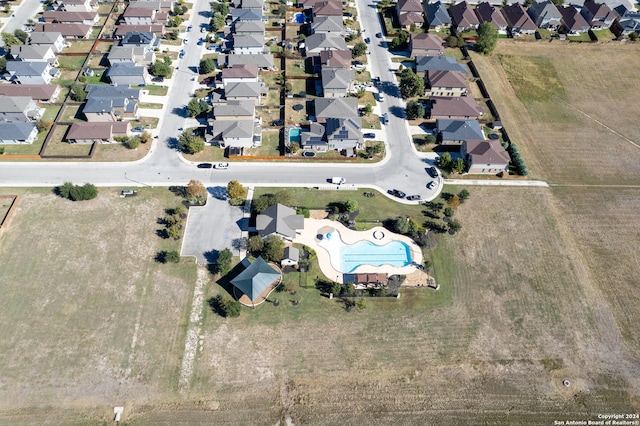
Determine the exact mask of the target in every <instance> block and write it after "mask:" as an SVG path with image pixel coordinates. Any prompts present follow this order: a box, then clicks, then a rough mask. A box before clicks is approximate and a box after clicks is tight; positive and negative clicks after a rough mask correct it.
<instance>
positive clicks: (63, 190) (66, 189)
mask: <svg viewBox="0 0 640 426" xmlns="http://www.w3.org/2000/svg"><path fill="white" fill-rule="evenodd" d="M71 188H73V184H72V183H71V182H65V183H63V184H62V185H60V186H59V187H57V188H56V192H57V193H58V195H59V196H61V197H62V198H69V196H70V195H71Z"/></svg>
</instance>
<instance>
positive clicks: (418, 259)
mask: <svg viewBox="0 0 640 426" xmlns="http://www.w3.org/2000/svg"><path fill="white" fill-rule="evenodd" d="M332 230H336V231H338V232H339V233H340V238H341V239H342V241H343V242H344V243H345V244H355V243H357V242H359V241H363V240H365V241H370V242H372V243H374V244H378V245H385V244H387V243H390V242H392V241H402V242H404V243H406V244H407V245H408V246H409V248H410V250H411V260H412V261H413V262H414V264H412V265H407V266H392V265H383V266H370V265H363V266H359V267H358V268H356V269H355V270H354V271H352V272H348V274H355V273H363V272H367V273H375V272H386V273H387V274H389V275H393V274H398V275H409V274H411V273H412V272H415V271H416V270H417V268H416V267H415V265H416V264H422V250H421V249H420V247H419V246H418V245H417V244H416V243H415V242H414V241H413V240H412V239H411V238H409V237H405V236H404V235H399V234H394V233H393V232H391V231H389V230H387V229H385V228H383V227H381V226H376V227H375V228H372V229H369V230H368V231H354V230H351V229H349V228H347V227H346V226H344V225H342V224H341V223H340V222H335V221H333V220H329V219H305V220H304V230H303V231H302V233H300V234H298V235H296V238H295V240H294V242H295V243H299V244H304V245H306V246H309V247H311V248H312V249H314V250H315V251H316V254H317V255H318V264H319V265H320V270H321V271H322V273H323V274H324V275H325V276H326V277H327V278H329V279H331V280H333V279H334V277H335V281H337V282H339V283H341V284H344V282H343V277H344V273H342V272H340V271H338V270H337V269H335V268H334V267H333V266H332V265H331V258H330V256H331V255H330V254H329V252H328V251H327V249H326V248H324V247H323V246H321V245H320V244H319V241H318V239H317V238H316V236H317V235H318V234H326V232H327V231H329V232H331V231H332ZM381 233H382V234H381ZM374 234H375V235H376V237H377V238H376V237H374Z"/></svg>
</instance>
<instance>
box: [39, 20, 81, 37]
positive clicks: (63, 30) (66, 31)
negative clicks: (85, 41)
mask: <svg viewBox="0 0 640 426" xmlns="http://www.w3.org/2000/svg"><path fill="white" fill-rule="evenodd" d="M33 31H35V32H45V33H60V34H62V36H63V37H65V38H89V36H90V35H91V25H83V24H52V23H46V22H45V23H38V24H36V25H35V27H34V30H33Z"/></svg>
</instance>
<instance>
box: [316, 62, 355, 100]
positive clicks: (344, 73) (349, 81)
mask: <svg viewBox="0 0 640 426" xmlns="http://www.w3.org/2000/svg"><path fill="white" fill-rule="evenodd" d="M355 78H356V77H355V73H354V72H353V70H343V69H340V68H328V69H323V70H322V71H320V79H321V81H322V93H323V96H324V97H325V98H337V97H344V96H347V94H348V93H349V92H351V91H352V89H353V82H354V80H355Z"/></svg>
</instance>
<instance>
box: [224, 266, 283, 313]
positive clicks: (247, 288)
mask: <svg viewBox="0 0 640 426" xmlns="http://www.w3.org/2000/svg"><path fill="white" fill-rule="evenodd" d="M281 280H282V273H281V272H280V271H277V270H275V269H274V268H273V266H271V265H269V264H268V263H267V262H266V261H265V260H264V259H263V258H262V257H258V258H257V259H256V260H255V261H253V263H251V264H250V265H249V266H248V267H247V269H245V270H244V271H242V272H240V274H238V276H237V277H235V278H234V279H232V280H231V284H233V286H234V287H235V288H236V289H238V290H240V291H241V292H242V293H243V294H244V295H245V296H247V297H248V298H249V300H250V301H251V303H252V304H255V303H256V302H259V303H262V302H264V301H265V300H266V298H267V296H268V294H265V293H266V292H267V291H268V290H269V288H270V287H273V288H275V287H276V286H277V285H278V284H279V283H280V281H281Z"/></svg>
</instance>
